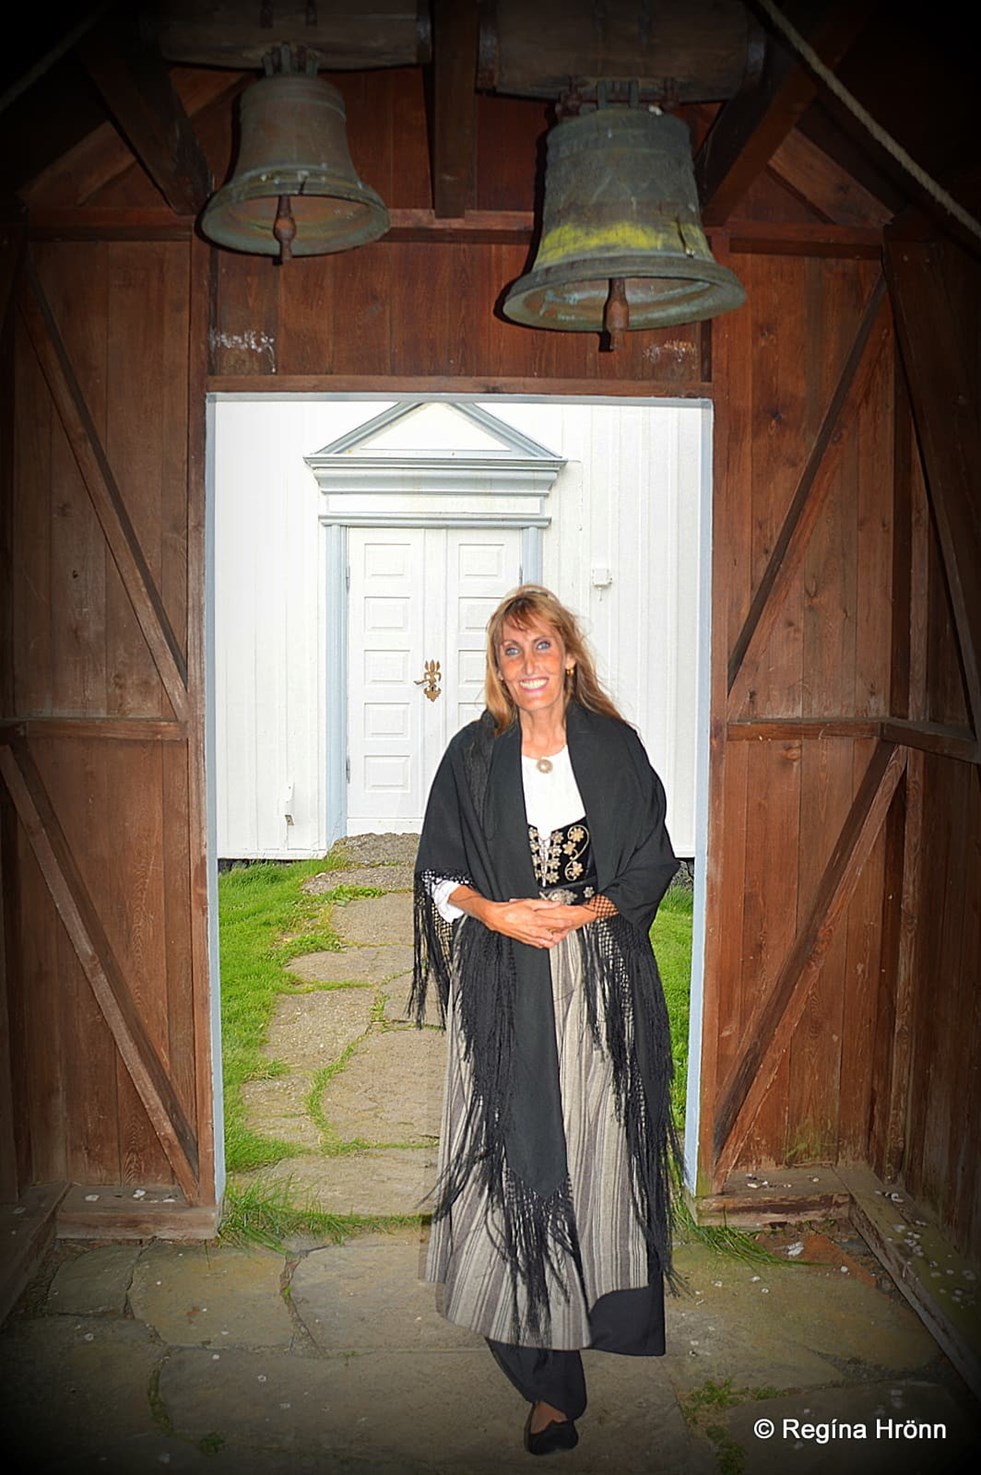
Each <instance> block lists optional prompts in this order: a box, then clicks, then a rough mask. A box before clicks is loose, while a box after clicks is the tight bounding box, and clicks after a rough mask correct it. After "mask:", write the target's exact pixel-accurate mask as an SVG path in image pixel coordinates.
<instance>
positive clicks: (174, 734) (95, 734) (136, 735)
mask: <svg viewBox="0 0 981 1475" xmlns="http://www.w3.org/2000/svg"><path fill="white" fill-rule="evenodd" d="M33 737H42V738H76V737H80V738H95V739H96V740H97V741H99V742H116V743H186V742H187V725H186V724H185V723H183V722H161V721H158V720H157V719H156V718H154V717H22V718H15V719H14V720H13V721H12V722H3V721H0V743H11V742H16V741H17V739H18V738H26V739H27V740H28V742H29V741H30V740H31V738H33Z"/></svg>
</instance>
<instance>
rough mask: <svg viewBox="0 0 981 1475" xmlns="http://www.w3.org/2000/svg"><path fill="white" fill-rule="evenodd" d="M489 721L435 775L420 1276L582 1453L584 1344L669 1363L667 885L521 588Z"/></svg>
mask: <svg viewBox="0 0 981 1475" xmlns="http://www.w3.org/2000/svg"><path fill="white" fill-rule="evenodd" d="M486 702H487V710H486V711H485V712H484V714H483V716H482V717H481V719H480V720H479V721H478V722H474V723H471V724H470V725H469V726H467V727H465V728H463V730H462V731H461V732H459V733H458V734H457V735H456V737H454V738H453V740H452V741H451V743H450V744H449V747H448V748H447V751H446V754H445V756H444V758H443V761H442V763H441V765H440V768H439V770H438V772H437V774H436V777H435V779H434V781H433V786H432V790H431V793H430V796H429V803H428V807H427V810H426V819H425V823H424V826H423V831H422V836H421V838H420V844H419V853H418V860H417V866H416V966H415V976H414V986H413V991H414V1002H415V1007H416V1011H417V1018H419V1019H420V1020H421V1018H422V1012H423V1010H424V1008H425V993H426V985H427V982H428V980H429V978H430V976H432V977H434V978H435V980H436V983H437V985H438V989H439V998H440V1006H441V1011H442V1017H443V1018H445V1020H446V1023H447V1026H448V1032H449V1049H448V1060H447V1078H446V1096H445V1102H444V1110H443V1127H442V1135H441V1142H440V1176H439V1180H438V1183H437V1193H438V1200H437V1206H436V1211H435V1214H434V1223H433V1233H432V1239H431V1242H430V1249H429V1267H428V1272H427V1273H428V1277H429V1279H431V1280H434V1281H437V1282H440V1283H441V1284H442V1285H443V1286H444V1290H445V1303H444V1307H443V1309H444V1314H445V1315H446V1316H447V1317H448V1318H449V1319H450V1320H451V1321H454V1322H459V1323H461V1324H462V1325H465V1326H469V1327H471V1328H472V1329H473V1330H475V1331H478V1332H480V1333H481V1334H482V1335H483V1336H485V1337H486V1338H487V1340H488V1343H489V1345H490V1348H491V1351H492V1353H493V1354H494V1356H495V1358H496V1360H497V1361H498V1363H499V1364H500V1366H501V1367H502V1369H503V1370H504V1372H505V1373H506V1374H507V1376H508V1377H509V1378H510V1380H511V1381H512V1383H513V1384H514V1385H515V1387H516V1388H517V1389H518V1390H519V1392H520V1393H522V1395H523V1396H524V1397H525V1398H526V1399H527V1400H528V1402H529V1403H530V1404H531V1411H530V1413H529V1416H528V1421H527V1424H526V1426H525V1445H526V1448H527V1449H529V1451H530V1452H531V1453H533V1454H547V1453H549V1452H550V1451H552V1450H556V1449H571V1448H573V1447H574V1446H575V1444H576V1443H577V1442H578V1434H577V1431H576V1427H575V1420H576V1419H577V1418H579V1417H580V1416H581V1414H582V1413H583V1411H584V1409H585V1406H586V1388H585V1381H584V1377H583V1370H582V1360H581V1358H580V1356H579V1349H580V1348H583V1347H593V1348H599V1349H603V1350H606V1351H610V1352H622V1353H627V1354H631V1355H634V1356H656V1355H659V1354H661V1353H663V1351H664V1290H663V1280H664V1276H665V1275H670V1242H671V1233H670V1194H671V1175H672V1169H673V1165H674V1160H675V1154H676V1150H677V1144H676V1141H675V1138H674V1133H673V1128H672V1123H671V1110H670V1102H669V1087H670V1080H671V1074H672V1068H671V1053H670V1041H669V1035H668V1022H667V1013H666V1010H665V1006H664V998H663V994H662V991H661V984H660V979H659V977H658V973H657V966H656V964H655V962H654V957H653V954H652V952H651V948H650V942H649V940H648V934H649V930H650V925H651V922H652V921H653V919H654V915H655V913H656V911H657V907H658V903H659V902H660V899H661V897H662V896H663V894H664V892H665V890H666V888H667V885H668V882H669V881H670V879H671V877H672V875H673V874H674V872H675V870H676V868H677V861H676V860H675V857H674V854H673V852H672V849H671V844H670V841H669V839H668V835H667V831H666V829H665V826H664V809H665V804H664V791H663V788H662V786H661V783H660V780H659V779H658V778H657V776H656V774H655V773H654V772H653V771H652V769H651V767H650V765H649V763H648V761H647V758H646V755H645V753H644V749H643V747H642V745H641V743H640V740H639V739H638V737H637V735H636V733H635V732H634V730H633V729H632V728H631V727H630V726H629V725H628V724H627V723H626V722H625V721H624V720H623V719H622V718H621V717H620V715H619V713H618V712H617V710H616V708H615V707H614V705H613V703H612V701H611V700H610V698H609V697H608V696H607V695H606V693H605V692H604V691H603V690H602V688H601V686H600V684H599V682H598V680H597V677H596V673H595V669H594V666H593V662H592V660H591V658H590V655H589V652H588V650H587V648H586V645H585V642H584V640H583V637H582V634H581V632H580V630H579V627H578V625H577V623H576V620H575V617H574V616H573V615H572V614H571V613H570V612H569V611H568V610H567V609H565V608H564V607H563V606H562V605H561V604H560V603H559V601H558V600H557V599H556V597H555V596H554V595H553V594H551V593H550V592H549V591H548V590H547V589H543V588H540V587H539V586H537V585H533V584H525V585H522V586H521V588H519V589H516V590H515V591H514V592H513V593H512V594H510V595H508V597H507V598H506V599H505V600H504V601H503V603H502V604H501V605H500V606H499V607H498V609H497V610H496V611H495V613H494V614H493V615H492V616H491V619H490V622H489V624H488V627H487V672H486Z"/></svg>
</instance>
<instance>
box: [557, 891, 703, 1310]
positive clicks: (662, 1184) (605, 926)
mask: <svg viewBox="0 0 981 1475" xmlns="http://www.w3.org/2000/svg"><path fill="white" fill-rule="evenodd" d="M576 937H577V939H578V941H579V946H580V949H581V955H582V977H583V984H584V987H585V990H586V1013H587V1019H588V1021H589V1027H590V1030H591V1032H592V1035H593V1039H594V1041H595V1042H596V1043H597V1044H598V1045H600V1046H601V1047H602V1048H603V1049H604V1050H605V1051H606V1053H607V1055H608V1056H609V1059H610V1064H611V1066H612V1073H613V1090H614V1099H615V1105H616V1113H617V1118H618V1120H619V1121H620V1122H621V1123H622V1124H623V1128H624V1132H625V1134H626V1139H627V1150H628V1153H629V1157H630V1175H631V1187H632V1191H633V1200H634V1211H635V1213H636V1215H637V1219H638V1221H639V1223H640V1224H641V1225H642V1227H643V1230H644V1235H645V1238H646V1240H647V1252H648V1261H649V1265H650V1271H651V1279H652V1280H653V1278H654V1276H655V1275H656V1274H661V1275H663V1276H664V1279H665V1281H666V1283H667V1285H668V1287H669V1288H670V1290H671V1291H672V1292H673V1293H677V1291H678V1289H679V1280H678V1277H677V1275H676V1274H675V1272H674V1270H673V1268H672V1263H671V1245H672V1234H673V1226H674V1214H673V1193H672V1185H673V1184H674V1183H675V1182H680V1181H681V1175H682V1153H681V1144H680V1142H679V1140H678V1133H677V1129H676V1127H675V1124H674V1114H673V1112H672V1109H671V1082H672V1080H673V1079H674V1061H673V1060H672V1057H671V1043H670V1042H671V1028H670V1021H669V1019H668V1011H667V1006H666V1004H665V1002H664V991H663V989H662V986H661V978H660V974H659V973H658V968H657V961H656V959H655V957H654V954H653V952H652V951H651V947H650V943H649V942H648V941H647V939H646V938H642V937H641V936H640V935H639V934H638V932H637V930H636V928H634V927H633V926H632V925H631V924H630V923H629V922H628V921H627V920H626V919H625V918H624V917H621V916H613V917H609V918H602V919H598V920H597V921H595V922H590V923H588V924H587V925H586V926H585V927H580V928H579V929H578V931H577V933H576ZM601 1020H602V1021H604V1025H603V1028H602V1030H601V1026H600V1021H601Z"/></svg>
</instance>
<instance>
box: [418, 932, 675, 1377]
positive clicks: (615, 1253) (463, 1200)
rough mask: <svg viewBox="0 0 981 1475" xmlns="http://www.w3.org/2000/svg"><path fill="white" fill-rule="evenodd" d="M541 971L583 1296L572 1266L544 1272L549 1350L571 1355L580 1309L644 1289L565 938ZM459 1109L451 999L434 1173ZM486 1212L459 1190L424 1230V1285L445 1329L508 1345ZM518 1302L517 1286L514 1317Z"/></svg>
mask: <svg viewBox="0 0 981 1475" xmlns="http://www.w3.org/2000/svg"><path fill="white" fill-rule="evenodd" d="M461 925H463V926H465V925H466V923H465V922H464V923H462V924H461ZM549 962H550V965H551V974H552V998H553V1003H554V1011H555V1033H556V1044H557V1046H558V1060H559V1086H560V1091H561V1096H562V1119H563V1123H564V1126H565V1141H566V1157H567V1161H568V1167H569V1176H570V1179H571V1183H572V1202H573V1207H574V1209H575V1216H576V1227H577V1230H578V1235H579V1246H580V1251H581V1254H582V1269H583V1281H584V1283H585V1294H584V1293H583V1286H582V1285H581V1284H580V1279H579V1275H578V1273H577V1270H576V1267H575V1265H574V1263H573V1261H572V1257H571V1256H570V1255H568V1254H567V1253H566V1254H564V1255H563V1254H562V1253H561V1252H560V1255H559V1258H560V1263H561V1261H562V1260H563V1259H564V1261H565V1263H564V1264H561V1271H562V1275H561V1278H559V1277H556V1276H553V1275H551V1273H550V1287H549V1309H550V1313H551V1332H550V1335H549V1346H550V1347H552V1348H556V1349H564V1350H573V1349H576V1348H582V1347H588V1346H589V1345H590V1342H591V1340H592V1333H591V1330H590V1325H589V1309H590V1307H592V1306H593V1305H595V1303H596V1302H597V1301H598V1300H599V1298H600V1297H601V1296H604V1295H606V1294H608V1293H609V1292H611V1291H619V1290H628V1289H632V1288H637V1287H641V1286H646V1285H648V1284H649V1271H648V1259H647V1247H646V1242H645V1237H644V1231H643V1228H642V1227H641V1225H640V1223H639V1222H638V1219H637V1215H636V1213H635V1210H634V1201H633V1194H632V1192H631V1182H630V1158H629V1154H628V1150H627V1142H626V1136H625V1133H624V1130H623V1127H622V1125H621V1123H620V1122H619V1121H618V1120H617V1116H616V1109H615V1102H614V1092H613V1073H612V1068H611V1064H610V1060H609V1057H608V1055H607V1054H606V1052H605V1050H604V1049H603V1047H602V1046H601V1045H598V1044H597V1043H596V1041H595V1040H594V1039H593V1036H592V1034H591V1032H590V1029H589V1022H588V1019H587V1015H586V999H585V995H584V991H583V988H582V984H581V953H580V948H579V944H578V942H577V940H576V936H575V934H574V933H573V934H572V935H571V936H569V937H567V938H566V939H565V940H564V941H562V942H560V943H558V944H557V946H556V947H554V948H552V949H551V951H550V952H549ZM456 987H458V984H455V985H454V991H455V989H456ZM468 1100H469V1067H468V1063H467V1061H466V1060H465V1059H464V1051H463V1041H462V1039H461V1036H460V1032H459V1030H458V1029H457V1028H456V1023H455V1006H454V999H453V997H452V996H451V999H450V1007H449V1010H448V1015H447V1061H446V1085H445V1095H444V1098H443V1118H442V1130H441V1134H440V1153H439V1167H440V1172H441V1173H442V1171H443V1168H444V1167H445V1165H446V1163H447V1162H448V1161H452V1159H453V1156H454V1154H455V1153H456V1152H457V1150H458V1148H459V1144H460V1140H461V1137H462V1132H463V1123H464V1121H465V1118H466V1111H467V1102H468ZM496 1213H497V1211H496V1210H494V1209H491V1211H490V1219H489V1220H488V1204H487V1193H486V1190H484V1189H482V1188H480V1186H479V1185H472V1186H469V1187H467V1188H466V1189H465V1190H464V1192H463V1193H462V1194H461V1195H460V1197H459V1198H458V1199H457V1201H456V1203H455V1204H454V1205H453V1208H452V1209H451V1211H450V1212H449V1213H448V1214H447V1215H446V1216H445V1218H442V1219H440V1220H438V1221H436V1222H435V1223H434V1224H433V1229H432V1238H431V1239H430V1243H429V1255H428V1263H427V1270H426V1278H427V1279H428V1280H430V1281H435V1282H437V1283H438V1284H440V1285H441V1286H442V1288H443V1294H442V1297H441V1304H440V1310H441V1311H442V1313H443V1315H444V1316H445V1317H447V1319H448V1320H449V1321H452V1322H456V1323H458V1324H459V1325H461V1326H466V1327H470V1328H471V1329H472V1330H473V1331H475V1332H479V1333H480V1334H481V1335H482V1336H484V1337H489V1338H490V1339H491V1340H492V1341H496V1342H509V1343H513V1342H514V1340H515V1338H514V1334H513V1322H512V1309H513V1301H512V1283H511V1272H510V1269H509V1267H508V1265H507V1264H506V1262H505V1260H504V1258H503V1256H502V1255H501V1254H500V1252H499V1250H498V1248H497V1245H498V1243H499V1239H500V1236H499V1235H497V1234H495V1233H494V1222H495V1214H496ZM520 1300H521V1288H520V1287H519V1309H520ZM521 1319H522V1324H523V1325H524V1324H526V1322H525V1318H524V1317H523V1316H522V1318H521ZM518 1342H519V1345H527V1346H533V1345H535V1342H534V1340H533V1338H532V1337H531V1336H530V1335H529V1336H528V1337H527V1338H525V1337H523V1336H519V1338H518Z"/></svg>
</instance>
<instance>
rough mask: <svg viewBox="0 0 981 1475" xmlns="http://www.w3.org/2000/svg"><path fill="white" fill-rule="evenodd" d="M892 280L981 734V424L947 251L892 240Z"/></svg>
mask: <svg viewBox="0 0 981 1475" xmlns="http://www.w3.org/2000/svg"><path fill="white" fill-rule="evenodd" d="M885 271H886V279H887V281H888V283H889V293H890V297H891V299H892V305H893V312H894V315H895V319H896V335H897V338H898V341H899V349H900V353H901V355H902V361H903V367H904V369H905V372H906V382H907V384H908V386H909V394H910V402H911V404H912V407H913V419H914V422H915V425H916V434H917V439H918V441H919V445H920V450H921V454H922V457H923V469H924V472H925V474H926V481H927V494H928V496H929V499H930V504H931V506H932V508H933V513H934V518H935V520H936V526H937V535H938V541H939V543H940V551H941V556H942V558H943V563H944V570H945V573H946V576H947V585H948V588H949V590H950V602H951V606H952V608H953V611H954V623H955V625H956V628H957V639H958V644H959V646H960V655H961V664H962V667H963V671H964V682H965V686H966V688H967V698H968V704H969V706H970V711H971V720H972V725H973V728H974V733H975V736H976V737H977V736H978V735H979V734H981V527H979V522H981V518H979V515H978V512H977V497H978V487H979V486H981V426H979V421H978V408H977V405H976V404H975V403H974V401H973V395H972V393H971V385H972V383H973V381H972V379H971V377H970V374H969V372H968V368H969V366H968V365H967V364H966V363H965V362H964V360H963V358H962V354H961V350H960V345H961V342H962V339H963V337H964V329H963V327H962V324H961V322H960V321H959V320H958V318H957V316H956V315H955V314H956V308H955V305H954V303H952V302H951V299H950V294H949V292H948V290H947V283H946V281H945V278H944V272H943V255H942V252H938V251H936V250H934V248H932V247H931V246H929V245H923V244H920V243H917V242H913V241H903V242H900V243H897V244H892V243H891V242H889V243H887V246H886V251H885Z"/></svg>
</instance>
